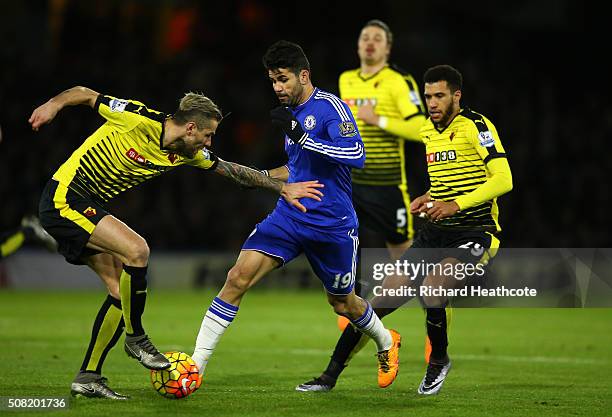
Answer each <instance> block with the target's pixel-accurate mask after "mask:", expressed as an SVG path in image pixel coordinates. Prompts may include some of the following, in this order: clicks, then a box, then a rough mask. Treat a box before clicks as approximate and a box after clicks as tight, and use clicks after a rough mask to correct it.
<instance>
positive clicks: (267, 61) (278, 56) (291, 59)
mask: <svg viewBox="0 0 612 417" xmlns="http://www.w3.org/2000/svg"><path fill="white" fill-rule="evenodd" d="M262 62H263V66H264V67H265V68H266V69H267V70H275V69H279V68H287V69H288V70H290V71H291V72H293V73H294V74H299V72H300V71H301V70H303V69H305V70H308V71H310V63H309V62H308V58H306V54H305V53H304V50H303V49H302V47H301V46H300V45H298V44H297V43H293V42H289V41H284V40H282V41H278V42H275V43H274V44H273V45H271V46H270V47H269V48H268V50H267V51H266V53H265V55H264V56H263V58H262Z"/></svg>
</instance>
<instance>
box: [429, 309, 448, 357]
mask: <svg viewBox="0 0 612 417" xmlns="http://www.w3.org/2000/svg"><path fill="white" fill-rule="evenodd" d="M425 323H426V326H427V336H429V340H430V342H431V359H433V360H436V361H443V360H445V359H446V355H447V353H446V347H447V346H448V337H447V333H446V309H444V308H428V309H427V318H426V320H425Z"/></svg>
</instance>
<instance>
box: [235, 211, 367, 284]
mask: <svg viewBox="0 0 612 417" xmlns="http://www.w3.org/2000/svg"><path fill="white" fill-rule="evenodd" d="M358 247H359V238H358V237H357V230H356V229H348V230H343V231H329V230H322V229H316V228H314V226H309V225H307V224H304V223H300V222H297V221H295V220H293V219H291V218H290V217H286V216H281V215H280V214H278V213H277V212H276V211H273V212H272V213H271V214H270V215H269V216H268V217H266V219H265V220H264V221H262V222H261V223H259V224H258V225H257V226H255V230H253V232H252V233H251V234H250V236H249V237H248V238H247V240H246V242H244V245H242V250H254V251H258V252H261V253H264V254H266V255H269V256H272V257H274V258H277V259H278V260H279V261H281V262H282V263H283V264H285V263H287V262H289V261H291V260H292V259H294V258H296V257H297V256H298V255H300V254H301V253H302V252H304V254H305V255H306V258H307V259H308V262H309V263H310V266H311V267H312V270H313V271H314V273H315V274H316V275H317V277H319V279H320V280H321V282H323V285H324V286H325V290H327V292H328V293H330V294H334V295H346V294H349V293H350V292H351V291H352V290H353V288H354V286H355V273H356V271H357V248H358Z"/></svg>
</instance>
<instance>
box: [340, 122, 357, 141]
mask: <svg viewBox="0 0 612 417" xmlns="http://www.w3.org/2000/svg"><path fill="white" fill-rule="evenodd" d="M338 127H339V128H340V135H341V136H344V137H345V138H350V137H352V136H355V135H356V134H357V129H355V124H354V123H353V122H342V123H340V124H339V125H338Z"/></svg>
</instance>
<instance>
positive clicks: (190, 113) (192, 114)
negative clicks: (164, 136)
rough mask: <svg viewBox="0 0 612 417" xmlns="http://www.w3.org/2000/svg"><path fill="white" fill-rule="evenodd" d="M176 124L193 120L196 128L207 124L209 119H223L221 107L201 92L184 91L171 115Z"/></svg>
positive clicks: (218, 120)
mask: <svg viewBox="0 0 612 417" xmlns="http://www.w3.org/2000/svg"><path fill="white" fill-rule="evenodd" d="M172 118H173V119H174V120H176V122H177V123H178V124H181V125H182V124H185V123H187V122H195V124H196V125H197V126H198V129H202V128H204V127H206V126H208V124H209V121H210V120H213V119H214V120H216V121H217V122H220V121H221V119H223V115H222V113H221V109H219V106H217V105H216V104H215V103H214V102H213V101H212V100H211V99H209V98H208V97H206V96H205V95H204V94H201V93H193V92H189V93H186V94H185V95H184V96H183V98H182V99H181V101H180V102H179V107H178V109H177V111H176V112H175V113H174V115H173V116H172Z"/></svg>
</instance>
